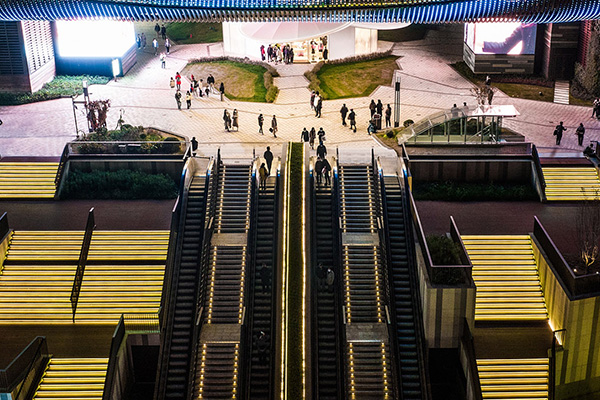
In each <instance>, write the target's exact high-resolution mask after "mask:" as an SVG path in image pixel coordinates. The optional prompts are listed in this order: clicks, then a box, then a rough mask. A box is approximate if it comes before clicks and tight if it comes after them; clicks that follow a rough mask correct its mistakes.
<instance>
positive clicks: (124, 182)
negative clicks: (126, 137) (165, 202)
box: [61, 170, 177, 200]
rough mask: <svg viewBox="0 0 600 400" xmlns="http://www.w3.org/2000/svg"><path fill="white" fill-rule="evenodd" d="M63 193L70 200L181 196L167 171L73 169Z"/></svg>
mask: <svg viewBox="0 0 600 400" xmlns="http://www.w3.org/2000/svg"><path fill="white" fill-rule="evenodd" d="M61 196H62V197H63V198H67V199H111V200H128V199H173V198H175V197H177V185H176V184H175V182H173V180H172V179H171V178H170V177H169V176H168V175H165V174H147V173H144V172H141V171H132V170H118V171H91V172H83V171H79V170H72V171H70V172H69V174H68V175H67V179H66V180H65V182H64V186H63V191H62V194H61Z"/></svg>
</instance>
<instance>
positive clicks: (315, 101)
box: [310, 90, 323, 118]
mask: <svg viewBox="0 0 600 400" xmlns="http://www.w3.org/2000/svg"><path fill="white" fill-rule="evenodd" d="M310 108H311V109H312V110H314V112H315V117H317V118H321V111H322V110H323V98H322V97H321V95H320V94H319V91H314V90H313V91H312V92H311V94H310Z"/></svg>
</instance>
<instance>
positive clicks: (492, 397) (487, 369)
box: [477, 358, 548, 400]
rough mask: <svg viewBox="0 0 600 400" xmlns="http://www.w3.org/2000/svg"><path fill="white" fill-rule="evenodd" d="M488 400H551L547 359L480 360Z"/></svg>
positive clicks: (483, 389) (478, 367)
mask: <svg viewBox="0 0 600 400" xmlns="http://www.w3.org/2000/svg"><path fill="white" fill-rule="evenodd" d="M477 369H478V371H479V381H480V384H481V392H482V394H483V398H484V399H485V400H502V399H509V400H516V399H518V400H521V399H522V400H525V399H547V398H548V359H547V358H525V359H485V360H477Z"/></svg>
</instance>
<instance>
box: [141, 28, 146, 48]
mask: <svg viewBox="0 0 600 400" xmlns="http://www.w3.org/2000/svg"><path fill="white" fill-rule="evenodd" d="M142 47H143V48H144V49H145V48H146V34H145V33H144V32H142Z"/></svg>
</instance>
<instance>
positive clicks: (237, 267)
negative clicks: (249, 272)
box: [207, 246, 246, 324]
mask: <svg viewBox="0 0 600 400" xmlns="http://www.w3.org/2000/svg"><path fill="white" fill-rule="evenodd" d="M210 260H211V265H210V270H209V274H210V283H209V288H208V310H207V311H208V312H207V322H208V323H209V324H241V323H242V311H243V305H244V272H245V267H246V246H214V247H213V248H212V254H211V257H210Z"/></svg>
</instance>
